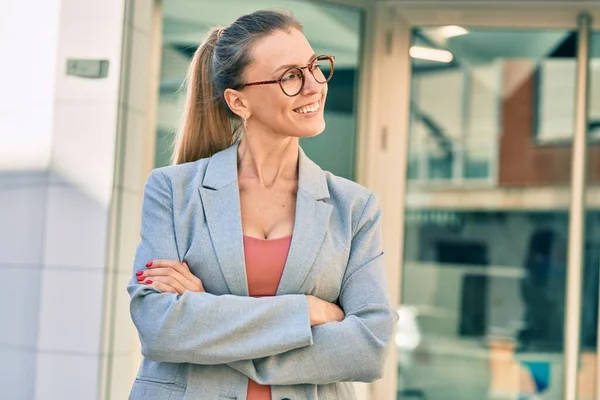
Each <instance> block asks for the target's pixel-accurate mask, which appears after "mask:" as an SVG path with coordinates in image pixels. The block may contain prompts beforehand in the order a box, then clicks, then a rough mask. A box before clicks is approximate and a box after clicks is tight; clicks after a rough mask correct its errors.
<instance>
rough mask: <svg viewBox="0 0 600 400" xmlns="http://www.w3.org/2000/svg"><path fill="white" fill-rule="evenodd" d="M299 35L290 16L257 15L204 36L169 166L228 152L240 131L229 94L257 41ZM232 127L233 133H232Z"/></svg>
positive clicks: (188, 82) (237, 84)
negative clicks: (277, 35)
mask: <svg viewBox="0 0 600 400" xmlns="http://www.w3.org/2000/svg"><path fill="white" fill-rule="evenodd" d="M291 29H298V30H300V31H302V25H300V23H299V22H298V21H296V19H295V18H294V17H293V16H292V15H291V14H286V13H283V12H279V11H257V12H254V13H252V14H248V15H244V16H242V17H240V18H238V19H237V20H236V21H235V22H234V23H233V24H231V25H229V26H228V27H227V28H223V29H219V28H215V29H212V30H210V31H209V32H208V35H207V37H206V39H205V40H204V42H202V44H201V45H200V47H198V49H197V50H196V52H195V53H194V57H193V58H192V61H191V63H190V67H189V69H188V74H187V78H186V89H187V94H186V100H185V109H184V111H183V118H182V120H181V127H180V129H179V132H178V133H177V137H176V139H175V147H174V151H173V164H183V163H187V162H193V161H197V160H199V159H201V158H207V157H211V156H212V155H213V154H215V153H218V152H219V151H221V150H225V149H226V148H228V147H229V146H231V145H232V144H233V143H234V141H235V140H236V139H237V136H238V133H239V131H240V130H241V125H242V124H241V123H240V122H241V120H240V116H238V115H235V114H234V113H233V112H232V111H231V109H230V108H229V106H228V105H227V104H226V102H225V98H224V93H225V91H226V90H227V89H229V88H231V89H238V88H241V87H243V83H244V80H243V75H244V71H245V69H246V68H247V67H248V65H250V62H251V59H252V58H251V56H250V52H251V50H252V46H253V45H254V44H255V43H256V41H258V40H260V39H261V38H263V37H265V36H267V35H269V34H271V33H272V32H274V31H277V30H282V31H290V30H291ZM234 127H235V130H234Z"/></svg>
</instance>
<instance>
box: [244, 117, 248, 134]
mask: <svg viewBox="0 0 600 400" xmlns="http://www.w3.org/2000/svg"><path fill="white" fill-rule="evenodd" d="M244 130H245V131H247V130H248V117H247V116H244Z"/></svg>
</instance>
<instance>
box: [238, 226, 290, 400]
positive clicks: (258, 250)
mask: <svg viewBox="0 0 600 400" xmlns="http://www.w3.org/2000/svg"><path fill="white" fill-rule="evenodd" d="M291 242H292V235H288V236H284V237H281V238H277V239H258V238H253V237H250V236H244V255H245V259H246V276H247V279H248V292H249V294H250V296H253V297H262V296H275V294H276V293H277V287H278V286H279V281H280V280H281V275H282V274H283V268H284V266H285V262H286V260H287V255H288V252H289V250H290V244H291ZM246 399H247V400H271V386H268V385H259V384H258V383H256V382H254V381H253V380H251V379H249V380H248V394H247V397H246Z"/></svg>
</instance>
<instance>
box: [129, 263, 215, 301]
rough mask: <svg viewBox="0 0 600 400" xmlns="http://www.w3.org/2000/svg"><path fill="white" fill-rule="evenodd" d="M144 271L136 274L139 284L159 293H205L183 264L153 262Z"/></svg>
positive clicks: (197, 280) (200, 284)
mask: <svg viewBox="0 0 600 400" xmlns="http://www.w3.org/2000/svg"><path fill="white" fill-rule="evenodd" d="M146 268H147V269H146V270H145V271H140V272H138V273H137V274H136V276H137V280H138V282H139V283H141V284H146V285H149V286H153V287H155V288H157V289H158V290H160V291H161V292H169V293H177V294H183V293H185V292H186V291H187V290H189V291H192V292H206V290H204V286H203V285H202V281H201V280H200V279H199V278H197V277H196V276H194V274H192V272H191V271H190V267H189V266H188V265H187V264H186V263H185V262H183V263H180V262H178V261H170V260H154V261H151V262H149V263H148V264H146Z"/></svg>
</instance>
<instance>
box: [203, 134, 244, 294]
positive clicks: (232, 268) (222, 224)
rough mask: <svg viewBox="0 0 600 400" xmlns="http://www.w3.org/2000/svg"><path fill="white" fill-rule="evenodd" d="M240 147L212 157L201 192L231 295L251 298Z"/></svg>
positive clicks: (208, 222)
mask: <svg viewBox="0 0 600 400" xmlns="http://www.w3.org/2000/svg"><path fill="white" fill-rule="evenodd" d="M237 148H238V146H237V144H236V145H234V146H232V147H230V148H228V149H226V150H224V151H222V152H220V153H217V154H215V155H214V156H212V158H211V159H210V161H209V164H208V166H207V168H206V175H205V176H204V180H203V183H202V187H201V188H200V189H199V191H200V197H201V200H202V206H203V208H204V213H205V215H206V223H207V225H208V230H209V232H210V237H211V240H212V244H213V246H214V249H215V252H216V254H217V259H218V260H219V265H220V267H221V271H222V273H223V276H224V277H225V281H226V282H227V285H228V287H229V291H230V293H231V294H233V295H237V296H248V284H247V280H246V263H245V260H244V241H243V231H242V220H241V209H240V194H239V188H238V184H237Z"/></svg>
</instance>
